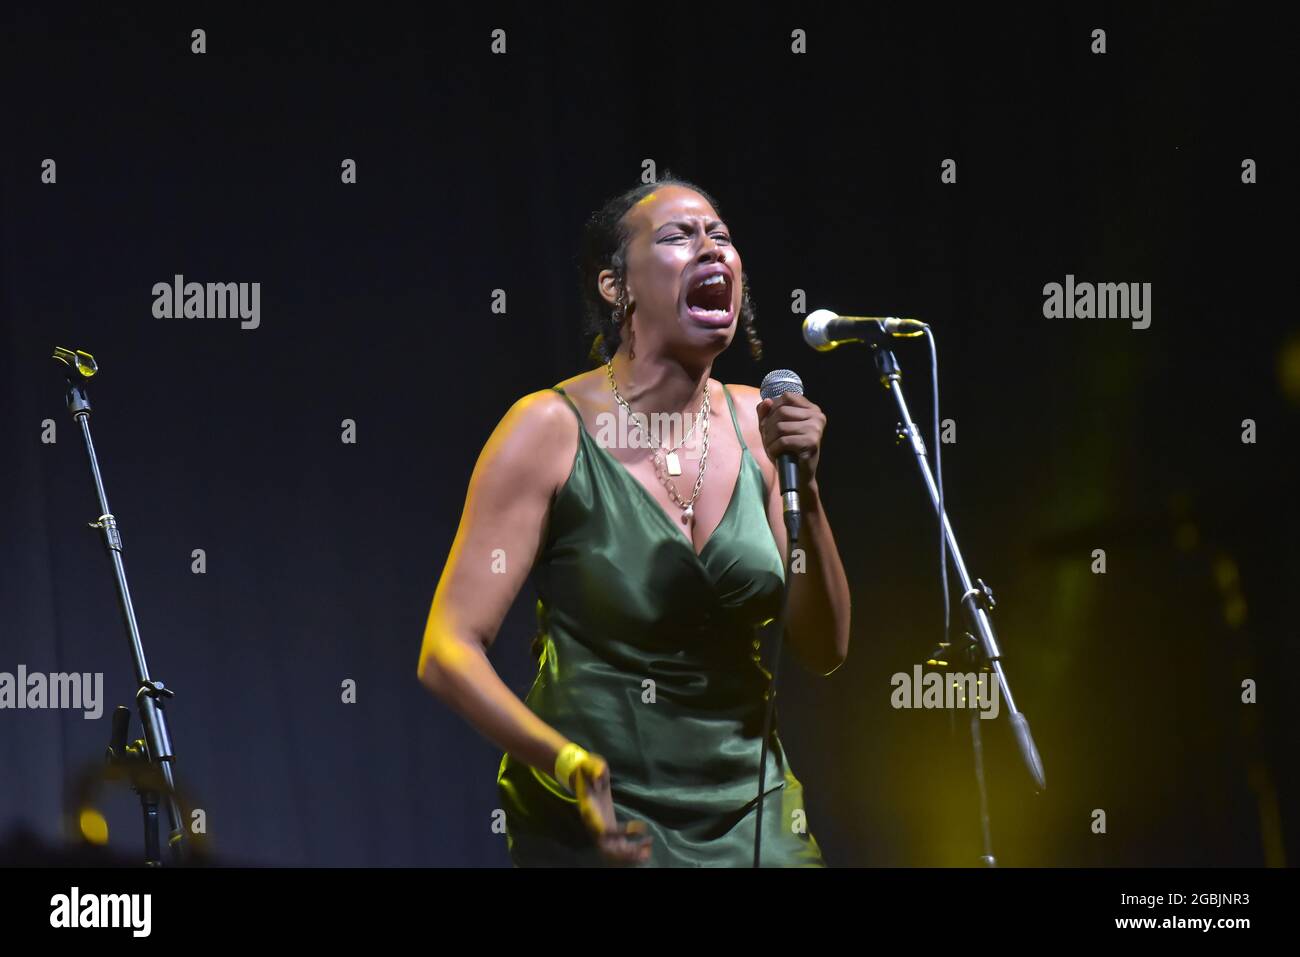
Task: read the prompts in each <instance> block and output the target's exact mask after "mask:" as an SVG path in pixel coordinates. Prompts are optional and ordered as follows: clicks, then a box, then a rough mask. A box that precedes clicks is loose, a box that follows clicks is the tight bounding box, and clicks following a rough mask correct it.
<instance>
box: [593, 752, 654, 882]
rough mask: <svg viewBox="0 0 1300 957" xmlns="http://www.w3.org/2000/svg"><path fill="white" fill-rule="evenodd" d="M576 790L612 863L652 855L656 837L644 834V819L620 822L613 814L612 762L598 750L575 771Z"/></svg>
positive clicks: (596, 839)
mask: <svg viewBox="0 0 1300 957" xmlns="http://www.w3.org/2000/svg"><path fill="white" fill-rule="evenodd" d="M573 787H574V793H575V794H576V795H577V797H578V810H579V811H580V812H581V813H582V821H583V823H584V824H586V825H587V830H589V831H590V832H591V834H592V837H593V838H595V841H596V846H597V847H599V848H600V853H601V855H602V856H603V857H604V858H605V860H606V861H609V862H610V863H611V864H639V863H641V862H642V861H647V860H649V859H650V844H651V842H652V841H653V840H654V839H653V838H652V837H649V836H644V837H642V836H641V835H644V834H645V830H646V826H645V823H644V822H643V821H629V822H628V823H627V824H626V825H620V824H619V823H618V820H617V818H615V816H614V797H613V793H612V792H611V791H610V783H609V765H608V764H606V763H605V759H604V758H602V757H601V756H600V755H598V754H588V755H587V757H586V758H584V759H583V761H582V763H581V764H579V765H578V766H577V768H575V769H574V772H573Z"/></svg>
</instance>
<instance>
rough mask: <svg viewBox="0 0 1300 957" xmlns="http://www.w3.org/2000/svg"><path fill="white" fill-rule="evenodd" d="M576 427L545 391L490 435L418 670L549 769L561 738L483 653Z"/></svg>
mask: <svg viewBox="0 0 1300 957" xmlns="http://www.w3.org/2000/svg"><path fill="white" fill-rule="evenodd" d="M566 416H567V421H566V420H565V417H566ZM576 425H577V423H576V421H575V419H574V416H573V412H572V411H571V410H569V409H568V408H566V403H565V402H564V400H563V399H562V398H561V397H560V396H559V395H558V394H557V393H555V392H553V391H551V390H545V391H543V392H535V393H532V394H531V395H527V396H525V397H524V398H522V399H520V400H519V401H518V402H516V403H515V404H514V405H513V406H512V407H511V408H510V411H508V412H507V413H506V415H505V417H504V418H503V419H502V420H501V422H500V423H499V424H498V425H497V427H496V429H495V430H494V431H493V433H492V436H491V437H490V438H489V439H488V442H487V444H486V445H485V446H484V448H483V451H482V453H481V454H480V455H479V459H478V462H477V464H476V465H475V466H474V472H473V475H472V476H471V477H470V483H469V492H468V494H467V495H466V498H465V509H464V511H463V512H462V514H461V520H460V527H459V528H458V529H457V531H456V538H455V540H454V541H453V542H452V546H451V554H450V555H449V556H448V558H447V564H446V567H444V568H443V572H442V577H441V578H440V579H439V581H438V587H437V589H436V590H435V592H434V596H433V607H432V608H431V609H430V610H429V620H428V623H427V624H426V626H425V629H424V641H423V643H422V645H421V648H420V662H419V668H418V675H419V678H420V681H421V682H423V683H424V684H425V685H426V686H427V687H428V688H429V689H430V690H431V691H432V692H433V693H434V694H436V695H438V697H440V698H441V699H443V700H444V701H445V702H446V703H447V704H448V705H449V706H450V707H451V708H452V709H453V710H455V711H456V712H457V713H458V714H460V715H461V716H462V717H463V718H465V719H466V720H467V721H468V722H469V723H470V724H471V725H473V726H474V727H475V728H476V729H478V731H479V732H480V733H482V734H483V735H484V736H485V737H487V738H488V739H489V740H491V741H492V742H493V743H495V744H496V745H497V746H498V747H500V748H501V749H502V750H504V751H506V752H508V753H509V754H511V755H513V756H514V757H515V758H517V759H518V760H520V761H523V762H525V763H527V764H529V765H531V766H532V767H535V768H538V769H540V770H543V771H545V772H546V773H548V774H550V773H553V771H554V768H555V759H556V756H557V755H558V754H559V752H560V749H561V748H563V747H564V745H565V744H567V743H568V739H567V738H566V737H565V736H564V735H562V734H561V733H560V732H558V731H556V730H555V729H554V728H552V727H551V726H550V725H548V724H547V723H546V722H545V721H543V720H542V719H541V718H539V717H538V716H537V715H536V714H534V713H533V712H532V711H531V710H530V709H529V708H528V706H527V705H525V704H524V703H523V701H521V700H520V699H519V697H518V696H517V695H515V693H514V692H513V691H511V690H510V688H509V687H508V686H507V685H506V684H505V682H503V681H502V680H501V678H500V677H499V676H498V675H497V673H496V669H495V668H493V667H492V665H491V663H490V662H489V661H488V659H487V651H488V649H489V648H491V647H492V643H493V642H494V641H495V640H496V635H497V631H498V629H499V628H500V627H501V622H502V620H503V619H504V618H505V615H506V612H507V611H508V610H509V609H510V606H511V604H512V603H513V602H514V600H515V598H516V596H517V595H518V593H519V590H520V588H521V587H522V586H523V584H524V582H525V581H526V580H527V578H528V573H529V571H530V570H531V569H532V566H533V561H534V560H535V559H536V557H537V554H538V551H539V550H540V548H541V546H542V540H543V536H544V535H545V531H546V523H547V520H548V515H549V511H550V503H551V499H552V497H553V495H554V493H555V492H556V490H558V489H559V488H560V487H561V486H562V484H563V483H564V481H565V480H566V479H567V477H568V472H569V468H570V466H571V465H572V463H573V458H574V455H575V453H576V451H577V441H578V434H577V431H576V428H575V426H576ZM579 743H581V742H579Z"/></svg>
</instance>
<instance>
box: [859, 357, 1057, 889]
mask: <svg viewBox="0 0 1300 957" xmlns="http://www.w3.org/2000/svg"><path fill="white" fill-rule="evenodd" d="M889 341H890V340H889V339H888V337H886V336H885V335H884V334H883V333H882V334H881V336H880V337H879V338H878V339H876V340H874V341H871V342H868V343H867V345H868V346H869V348H870V349H871V352H872V356H873V358H874V359H875V362H876V368H877V369H879V370H880V382H881V385H883V386H884V387H885V388H886V389H887V390H888V391H889V392H890V393H892V394H893V396H894V402H895V403H896V404H897V406H898V414H899V416H900V422H899V426H898V434H899V436H900V438H905V439H907V440H908V442H909V444H910V445H911V446H912V451H913V452H914V453H915V456H916V464H917V467H918V468H919V469H920V471H921V478H922V480H923V481H924V482H925V488H926V491H927V492H929V493H930V501H931V502H932V503H933V505H934V510H935V514H936V515H938V516H939V523H940V525H941V526H942V528H943V536H944V539H945V540H946V541H947V543H948V551H949V553H950V554H951V555H952V562H953V565H954V566H955V567H956V570H957V577H958V580H959V582H960V583H961V588H962V596H961V606H962V608H964V609H965V610H966V617H967V619H968V620H969V622H970V625H971V629H972V631H971V632H968V633H966V634H965V635H964V636H963V638H962V639H961V642H960V643H959V644H958V645H957V646H956V647H953V648H949V649H948V651H947V654H948V656H950V657H958V656H960V657H961V658H962V659H963V660H965V661H966V662H969V663H970V664H972V665H973V666H974V668H975V670H976V671H982V670H985V669H987V670H989V671H991V672H992V674H993V677H994V680H996V681H997V682H998V684H999V685H1000V687H1001V689H1002V696H1003V698H1004V700H1005V701H1006V704H1007V710H1008V713H1009V718H1008V720H1009V721H1010V722H1011V728H1012V730H1013V731H1014V732H1015V735H1016V743H1017V744H1018V745H1019V748H1020V755H1021V758H1022V759H1023V760H1024V762H1025V767H1026V768H1027V769H1028V771H1029V774H1030V776H1031V777H1032V778H1033V779H1034V784H1035V785H1036V786H1037V788H1038V790H1040V791H1043V790H1046V789H1047V778H1046V777H1045V776H1044V774H1043V762H1042V760H1041V759H1040V758H1039V756H1038V748H1037V747H1035V745H1034V738H1033V735H1032V734H1030V732H1029V721H1028V720H1027V719H1026V718H1025V716H1024V715H1023V714H1021V713H1020V712H1019V711H1018V710H1017V709H1016V703H1015V699H1014V698H1013V697H1012V696H1011V685H1010V683H1009V682H1008V681H1007V675H1006V671H1005V669H1004V668H1003V667H1002V651H1001V649H1000V648H999V647H998V642H997V637H996V636H995V635H994V633H993V622H992V619H990V618H989V613H990V612H991V611H992V610H993V607H994V601H993V590H992V589H991V588H989V586H988V585H986V584H985V583H984V581H983V580H982V579H976V580H975V581H974V582H973V583H972V581H971V577H970V574H969V572H967V570H966V562H965V560H964V559H963V558H962V555H961V549H959V548H958V547H957V536H956V535H954V534H953V530H952V525H951V524H949V522H948V515H947V512H946V510H944V509H942V508H941V507H940V503H939V487H938V486H937V485H936V484H935V481H934V474H933V473H932V472H931V471H930V460H929V457H928V455H927V454H926V449H925V443H924V442H923V441H921V433H920V432H919V431H918V430H917V428H916V424H915V423H914V422H913V421H912V416H911V414H910V413H909V412H908V409H907V400H906V399H905V398H904V396H903V383H902V378H903V373H902V370H901V369H900V368H899V365H898V359H897V358H895V356H894V353H893V351H892V350H891V349H890V348H889ZM954 652H955V653H956V654H954ZM980 720H982V719H981V718H980V717H979V716H978V715H976V714H975V713H974V712H972V717H971V747H972V749H973V751H974V757H975V778H976V782H977V784H978V787H979V798H980V825H981V830H982V832H983V847H984V854H983V856H982V857H981V858H980V861H981V863H983V864H984V865H985V866H988V867H994V866H996V864H997V861H996V858H994V856H993V846H992V837H991V835H990V827H989V812H988V795H987V793H986V791H985V785H984V747H983V741H982V740H981V737H980V730H979V722H980Z"/></svg>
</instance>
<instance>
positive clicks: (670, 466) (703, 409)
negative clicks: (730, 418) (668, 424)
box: [605, 360, 709, 525]
mask: <svg viewBox="0 0 1300 957" xmlns="http://www.w3.org/2000/svg"><path fill="white" fill-rule="evenodd" d="M605 372H606V374H607V375H608V376H609V387H610V388H611V389H612V390H613V391H614V399H615V401H616V402H618V404H619V405H621V406H622V407H623V408H624V409H625V410H626V411H627V414H628V418H629V419H632V417H633V416H634V415H635V414H636V413H634V412H633V411H632V406H630V405H629V404H628V401H627V399H625V398H623V395H622V393H620V392H619V391H618V383H617V382H616V381H615V380H614V363H613V361H612V360H611V361H609V362H606V363H605ZM632 421H635V419H632ZM696 421H697V422H703V423H704V424H703V426H702V428H701V429H700V472H699V474H698V475H697V476H696V477H695V487H694V488H693V489H691V500H690V501H689V502H686V501H683V500H682V497H681V495H680V494H679V493H678V491H677V485H676V484H675V483H674V482H673V480H672V479H671V478H669V477H668V475H667V474H664V471H665V470H664V469H662V468H660V466H659V458H660V455H661V454H662V453H663V452H664V451H665V450H664V449H663V448H662V447H660V448H659V449H656V450H655V456H654V461H655V469H656V471H657V472H659V478H660V481H662V482H663V483H664V487H665V488H666V489H668V494H669V496H670V497H671V498H672V500H673V502H674V503H675V504H676V505H677V507H678V508H680V509H681V510H682V524H683V525H687V524H690V521H691V519H692V518H694V517H695V500H696V499H698V498H699V497H700V489H701V488H702V487H703V485H704V468H705V466H706V465H707V464H708V461H709V383H708V380H707V379H706V380H705V382H704V400H703V401H702V402H701V403H700V412H699V418H698V419H696ZM694 430H695V425H694V424H692V425H691V428H690V431H688V432H687V433H686V437H685V438H683V439H682V441H681V442H679V443H677V445H676V446H675V447H674V448H673V449H672V450H671V451H668V453H667V456H666V458H667V472H668V473H671V474H672V475H680V474H681V471H682V469H681V463H680V462H678V460H677V449H679V448H681V447H682V446H683V445H685V444H686V439H687V438H689V437H690V434H691V432H693V431H694ZM674 466H676V468H675V469H674Z"/></svg>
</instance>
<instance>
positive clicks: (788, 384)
mask: <svg viewBox="0 0 1300 957" xmlns="http://www.w3.org/2000/svg"><path fill="white" fill-rule="evenodd" d="M787 392H793V393H794V394H795V395H803V380H802V379H800V378H799V376H798V374H796V373H794V372H791V371H790V370H789V369H773V370H772V371H771V372H769V373H768V374H767V375H765V376H763V384H762V385H760V386H759V387H758V394H759V395H760V396H761V397H762V398H764V399H775V398H776V397H777V396H778V395H785V393H787Z"/></svg>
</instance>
